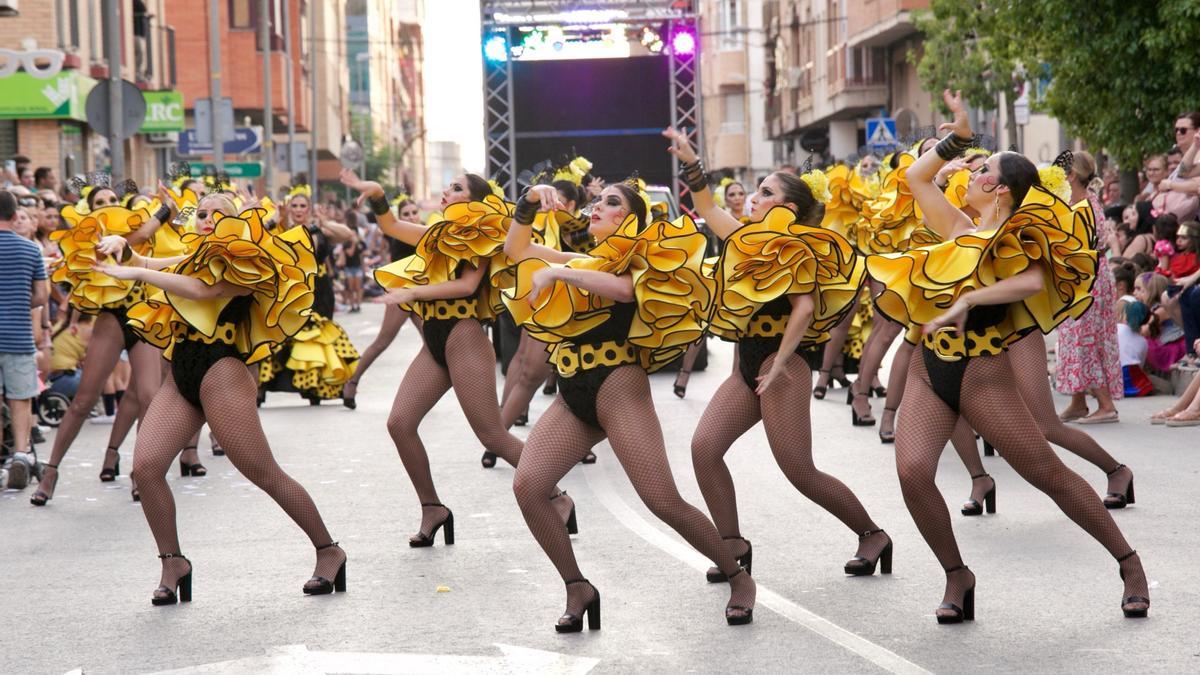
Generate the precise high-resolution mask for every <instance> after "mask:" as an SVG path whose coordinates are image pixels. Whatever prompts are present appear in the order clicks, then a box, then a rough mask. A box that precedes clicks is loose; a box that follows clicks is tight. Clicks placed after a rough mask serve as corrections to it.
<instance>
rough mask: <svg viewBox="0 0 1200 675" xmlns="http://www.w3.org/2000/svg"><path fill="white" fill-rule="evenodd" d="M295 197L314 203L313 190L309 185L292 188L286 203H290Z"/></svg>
mask: <svg viewBox="0 0 1200 675" xmlns="http://www.w3.org/2000/svg"><path fill="white" fill-rule="evenodd" d="M295 197H304V198H306V199H308V200H309V201H312V188H311V187H309V186H307V185H297V186H296V187H294V188H292V189H291V191H290V192H288V194H287V199H285V200H284V201H288V202H290V201H292V199H293V198H295Z"/></svg>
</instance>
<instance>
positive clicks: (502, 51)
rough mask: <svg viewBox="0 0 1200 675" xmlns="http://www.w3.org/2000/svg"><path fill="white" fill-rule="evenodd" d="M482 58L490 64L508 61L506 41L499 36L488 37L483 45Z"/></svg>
mask: <svg viewBox="0 0 1200 675" xmlns="http://www.w3.org/2000/svg"><path fill="white" fill-rule="evenodd" d="M483 56H484V57H485V58H486V59H487V60H488V61H491V62H492V63H504V62H505V61H507V60H508V40H507V39H505V37H504V36H503V35H500V34H496V35H493V36H491V37H489V38H488V39H487V42H485V43H483Z"/></svg>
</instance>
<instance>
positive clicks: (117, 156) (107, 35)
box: [104, 0, 125, 185]
mask: <svg viewBox="0 0 1200 675" xmlns="http://www.w3.org/2000/svg"><path fill="white" fill-rule="evenodd" d="M117 2H118V0H104V51H105V52H106V53H105V56H106V57H107V58H108V118H109V119H108V152H109V156H110V164H111V173H112V182H113V185H116V184H117V183H118V182H120V181H121V180H123V179H124V178H125V140H124V138H125V136H124V134H123V132H124V129H122V128H121V118H122V109H123V105H122V101H121V9H120V6H119V5H118V4H117Z"/></svg>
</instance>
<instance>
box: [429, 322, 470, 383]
mask: <svg viewBox="0 0 1200 675" xmlns="http://www.w3.org/2000/svg"><path fill="white" fill-rule="evenodd" d="M461 320H462V319H457V318H455V319H426V320H425V325H424V326H422V327H421V336H422V337H424V338H425V348H426V349H428V350H429V354H430V356H432V357H433V360H434V361H437V364H438V365H439V366H441V367H442V369H443V370H444V369H446V368H447V366H446V341H447V340H449V339H450V331H452V330H454V326H455V325H457V324H458V322H459V321H461Z"/></svg>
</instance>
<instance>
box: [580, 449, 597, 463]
mask: <svg viewBox="0 0 1200 675" xmlns="http://www.w3.org/2000/svg"><path fill="white" fill-rule="evenodd" d="M579 463H580V464H595V463H596V453H594V452H592V451H591V450H588V452H587V454H586V455H584V456H583V459H581V460H579Z"/></svg>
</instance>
